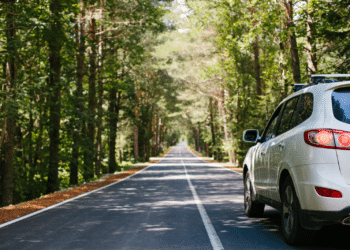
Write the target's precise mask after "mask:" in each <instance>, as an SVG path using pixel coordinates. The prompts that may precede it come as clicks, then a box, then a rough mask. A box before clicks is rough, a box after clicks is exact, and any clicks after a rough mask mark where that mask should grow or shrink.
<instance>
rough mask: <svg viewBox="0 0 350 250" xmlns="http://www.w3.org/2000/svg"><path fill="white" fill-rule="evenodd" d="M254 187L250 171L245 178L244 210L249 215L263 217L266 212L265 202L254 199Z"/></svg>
mask: <svg viewBox="0 0 350 250" xmlns="http://www.w3.org/2000/svg"><path fill="white" fill-rule="evenodd" d="M252 194H253V189H252V185H251V181H250V177H249V173H247V174H246V176H245V178H244V211H245V214H246V215H247V216H248V217H261V216H262V215H263V214H264V208H265V204H264V203H260V202H256V201H253V200H252Z"/></svg>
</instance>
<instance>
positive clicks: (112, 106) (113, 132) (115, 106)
mask: <svg viewBox="0 0 350 250" xmlns="http://www.w3.org/2000/svg"><path fill="white" fill-rule="evenodd" d="M120 100H121V93H120V92H119V91H118V93H117V91H116V89H115V87H114V88H113V89H112V90H110V95H109V108H108V111H109V116H110V118H109V161H108V173H114V171H116V166H117V162H116V159H115V154H116V139H117V124H118V117H119V110H120Z"/></svg>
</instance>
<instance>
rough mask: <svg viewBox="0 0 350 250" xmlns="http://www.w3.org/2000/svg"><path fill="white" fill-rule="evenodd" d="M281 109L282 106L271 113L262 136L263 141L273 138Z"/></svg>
mask: <svg viewBox="0 0 350 250" xmlns="http://www.w3.org/2000/svg"><path fill="white" fill-rule="evenodd" d="M281 108H282V105H281V106H279V107H278V108H277V109H276V110H275V112H274V113H273V115H272V116H271V118H270V120H269V123H268V124H267V126H266V128H265V131H264V135H263V136H264V138H265V141H268V140H270V139H271V138H274V137H275V132H276V125H277V121H278V117H279V114H280V113H281Z"/></svg>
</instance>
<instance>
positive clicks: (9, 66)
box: [1, 3, 17, 206]
mask: <svg viewBox="0 0 350 250" xmlns="http://www.w3.org/2000/svg"><path fill="white" fill-rule="evenodd" d="M13 6H14V3H8V4H7V7H8V9H9V10H11V9H12V8H13ZM15 36H16V31H15V22H14V15H13V14H12V13H8V14H7V15H6V40H7V53H8V55H7V62H6V78H7V79H6V92H7V94H6V99H12V100H15V97H16V93H15V88H16V85H15V79H16V65H15V57H16V45H15ZM16 113H17V110H16V108H15V107H14V105H13V103H12V102H11V101H10V102H8V103H7V104H6V110H5V114H6V115H5V120H4V122H5V127H4V130H3V131H5V132H4V138H3V140H4V142H3V145H2V146H3V149H4V150H3V151H4V156H5V161H4V166H3V167H2V174H1V175H2V178H1V180H2V187H1V191H2V194H1V198H2V199H1V205H2V206H7V205H9V204H12V203H13V171H14V153H15V151H14V145H15V127H16V118H15V117H16Z"/></svg>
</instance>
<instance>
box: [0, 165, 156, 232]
mask: <svg viewBox="0 0 350 250" xmlns="http://www.w3.org/2000/svg"><path fill="white" fill-rule="evenodd" d="M153 164H154V163H152V164H151V165H149V166H147V167H145V168H143V169H141V170H140V171H137V172H136V173H133V174H131V175H129V176H127V177H125V178H123V179H121V180H119V181H116V182H113V183H110V184H108V185H106V186H103V187H100V188H97V189H94V190H91V191H89V192H86V193H83V194H80V195H78V196H75V197H73V198H70V199H68V200H64V201H61V202H58V203H56V204H53V205H51V206H48V207H45V208H43V209H40V210H39V211H35V212H32V213H29V214H26V215H23V216H21V217H19V218H16V219H13V220H10V221H8V222H5V223H2V224H0V228H3V227H6V226H9V225H11V224H14V223H16V222H19V221H21V220H24V219H27V218H29V217H32V216H34V215H37V214H40V213H43V212H46V211H47V210H50V209H53V208H56V207H59V206H61V205H64V204H66V203H68V202H71V201H74V200H77V199H79V198H82V197H84V196H87V195H89V194H92V193H95V192H97V191H99V190H102V189H105V188H108V187H110V186H113V185H115V184H117V183H119V182H122V181H125V180H127V179H129V178H131V177H132V176H135V175H137V174H139V173H141V172H143V171H144V170H146V169H148V168H150V167H152V166H153Z"/></svg>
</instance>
